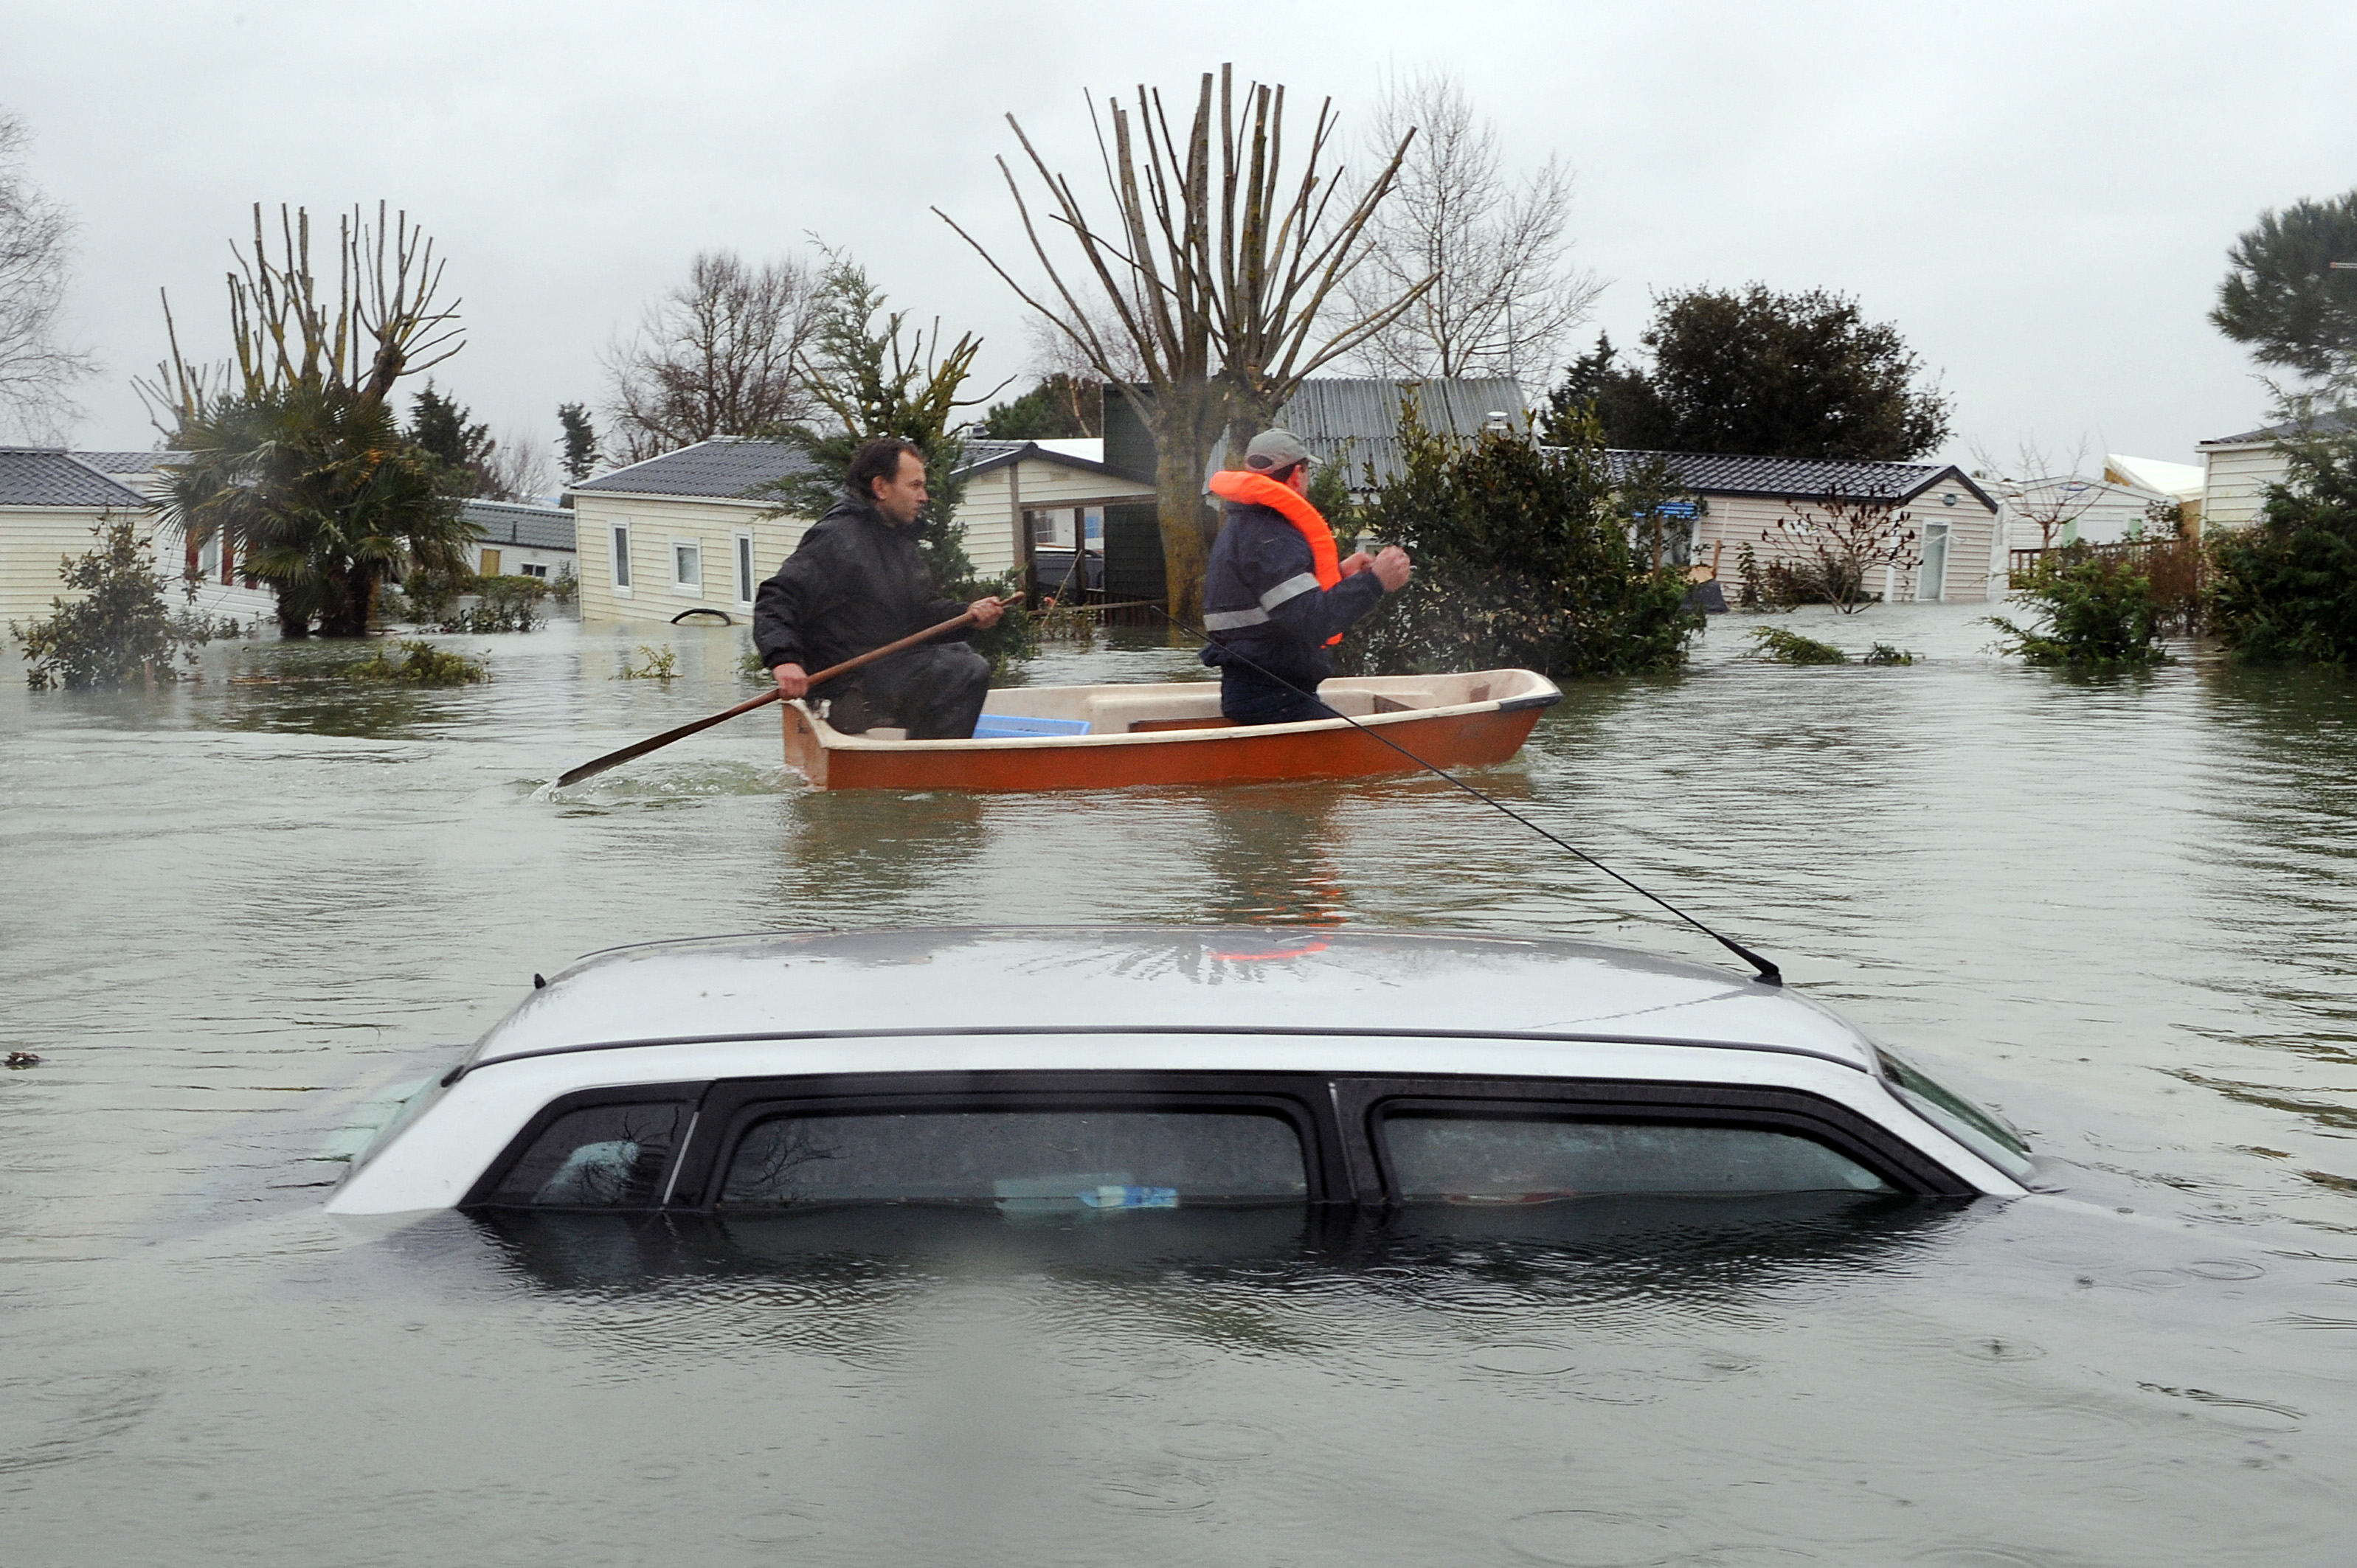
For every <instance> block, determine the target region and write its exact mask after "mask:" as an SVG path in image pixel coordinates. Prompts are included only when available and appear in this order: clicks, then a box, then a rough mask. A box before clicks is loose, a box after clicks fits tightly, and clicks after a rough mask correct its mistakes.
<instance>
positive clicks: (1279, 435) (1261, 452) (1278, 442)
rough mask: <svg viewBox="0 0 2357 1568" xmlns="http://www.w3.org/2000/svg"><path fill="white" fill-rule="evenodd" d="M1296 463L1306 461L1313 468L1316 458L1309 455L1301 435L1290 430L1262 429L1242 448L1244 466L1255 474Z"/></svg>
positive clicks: (1266, 472)
mask: <svg viewBox="0 0 2357 1568" xmlns="http://www.w3.org/2000/svg"><path fill="white" fill-rule="evenodd" d="M1296 463H1307V464H1308V465H1309V466H1310V467H1313V468H1314V467H1317V466H1318V459H1317V458H1315V457H1313V456H1310V455H1309V448H1308V447H1307V446H1303V445H1302V444H1301V437H1300V436H1298V435H1295V434H1294V433H1293V432H1292V431H1290V430H1264V431H1262V432H1261V433H1260V434H1259V435H1255V436H1254V437H1253V438H1252V445H1251V446H1247V447H1245V448H1244V467H1247V468H1250V469H1251V470H1252V471H1253V472H1254V473H1255V474H1273V473H1275V472H1276V470H1278V469H1279V468H1290V467H1293V466H1294V465H1295V464H1296Z"/></svg>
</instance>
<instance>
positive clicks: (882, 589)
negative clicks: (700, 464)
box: [753, 435, 1004, 740]
mask: <svg viewBox="0 0 2357 1568" xmlns="http://www.w3.org/2000/svg"><path fill="white" fill-rule="evenodd" d="M927 499H929V498H928V496H927V495H926V491H925V459H924V457H923V456H922V455H921V454H920V452H919V451H918V450H917V447H916V444H915V443H913V442H909V441H903V440H900V439H899V437H897V436H890V435H879V436H877V438H876V439H875V440H873V441H870V442H868V443H867V444H866V446H862V447H860V449H859V450H858V451H857V452H856V453H854V454H853V455H852V458H851V467H850V469H849V471H848V472H847V473H846V474H845V478H844V498H843V499H841V500H839V501H837V502H835V503H834V506H832V507H830V508H828V509H827V513H826V515H825V516H824V517H823V518H821V519H819V520H818V521H817V522H816V523H814V524H813V525H812V527H811V531H810V532H808V533H805V534H803V535H802V542H801V543H800V544H798V545H796V546H795V547H794V553H792V554H791V555H790V556H788V557H787V558H786V564H784V565H782V566H780V567H779V568H778V575H776V576H774V577H772V578H770V580H769V581H768V582H766V583H764V584H762V585H761V592H760V596H759V598H757V599H756V600H755V601H754V605H753V646H754V648H755V649H756V650H759V653H760V655H761V662H762V663H763V664H764V665H766V666H767V667H768V668H769V671H770V675H771V676H772V677H773V678H774V679H775V680H776V681H777V682H778V692H779V693H780V695H781V696H783V697H785V698H786V699H787V700H788V701H791V700H792V699H794V698H796V697H800V696H802V695H805V694H806V693H809V691H810V671H811V670H813V669H818V670H823V669H825V668H827V667H828V666H830V665H833V664H837V663H840V662H842V661H843V660H845V659H850V658H854V657H856V656H857V655H859V654H862V653H865V652H866V651H867V650H870V649H873V648H881V647H883V646H884V645H885V644H886V643H888V642H893V641H897V640H898V639H901V638H903V637H907V636H909V634H910V633H912V632H918V631H922V630H924V629H925V628H928V627H932V626H938V625H940V624H941V623H942V621H945V620H948V619H950V618H952V617H955V616H958V615H961V614H963V613H965V612H967V611H972V612H973V615H974V625H975V626H978V627H989V626H996V625H997V624H998V618H999V616H1000V615H1001V614H1002V613H1004V607H1003V606H1001V605H1000V604H999V602H998V601H997V600H996V599H994V598H987V597H985V598H979V599H976V600H974V603H972V604H971V605H963V604H959V603H957V602H956V601H955V600H952V599H946V598H943V597H942V592H941V585H939V584H938V583H937V582H935V581H934V579H933V572H932V568H931V567H930V566H928V565H927V564H925V557H924V553H923V552H922V551H921V550H920V549H919V548H918V542H917V534H918V531H919V528H920V524H919V522H918V521H917V520H918V517H919V516H920V514H921V513H922V512H923V510H924V509H925V502H926V500H927ZM966 635H967V633H965V632H963V631H962V632H960V633H958V634H957V637H958V639H957V640H951V639H949V638H948V637H947V636H946V635H945V636H944V638H943V639H942V640H941V641H938V642H931V643H927V644H924V645H923V646H921V647H917V648H910V649H906V650H902V651H900V652H899V653H895V654H893V655H891V656H890V657H888V658H886V659H879V660H877V661H876V662H875V663H873V664H870V665H868V666H867V667H866V669H864V670H861V671H858V672H856V674H852V675H847V676H845V677H843V678H842V679H840V680H837V681H830V682H827V685H826V690H825V693H824V694H825V696H826V697H827V699H828V701H829V704H830V705H829V707H828V709H827V715H826V722H827V723H828V724H830V725H833V726H834V728H836V729H838V730H841V731H843V732H844V733H845V735H865V734H866V732H867V731H869V730H871V729H874V728H877V727H878V726H879V725H886V726H897V727H899V728H900V729H903V730H905V731H907V732H908V736H909V739H910V740H965V739H968V738H970V737H971V736H973V734H974V720H975V719H976V718H978V717H979V716H980V715H981V714H982V703H983V699H984V698H985V697H986V696H987V695H988V694H989V691H990V661H989V660H986V659H985V658H983V656H982V655H981V654H979V653H976V652H975V651H974V650H973V649H972V648H969V647H967V646H966V644H965V642H964V640H963V639H964V637H965V636H966Z"/></svg>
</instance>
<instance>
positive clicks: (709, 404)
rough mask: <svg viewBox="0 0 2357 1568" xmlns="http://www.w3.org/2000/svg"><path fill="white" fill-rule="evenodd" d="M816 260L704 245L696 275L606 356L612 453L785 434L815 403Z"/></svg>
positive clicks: (638, 454) (693, 267)
mask: <svg viewBox="0 0 2357 1568" xmlns="http://www.w3.org/2000/svg"><path fill="white" fill-rule="evenodd" d="M813 292H814V285H813V278H812V275H811V270H810V268H809V267H807V266H806V265H804V264H802V263H799V262H766V263H762V264H761V265H759V266H754V265H752V264H751V263H748V262H746V261H744V260H743V259H741V258H740V257H738V256H737V254H736V253H735V252H730V251H705V252H698V253H697V255H696V257H695V260H694V262H693V263H690V264H689V267H688V275H687V281H686V282H685V283H683V284H681V285H678V286H677V287H675V288H673V289H672V290H671V292H669V293H668V294H666V295H663V296H662V298H661V299H660V300H658V301H656V302H655V303H654V304H653V305H651V306H648V307H647V311H646V314H645V316H644V317H642V318H641V319H640V323H639V330H638V335H637V336H636V337H635V338H632V339H631V340H630V341H629V342H628V343H617V344H615V345H614V346H613V347H612V348H611V349H608V351H607V354H606V356H605V367H606V374H607V377H608V381H609V382H610V386H609V388H608V394H607V408H608V419H609V420H610V422H611V423H610V427H609V428H610V435H609V436H608V441H609V446H610V447H611V448H612V449H613V450H612V452H611V455H612V456H614V457H615V458H616V459H618V460H619V461H620V462H624V463H637V462H642V461H644V460H645V459H647V458H649V457H652V456H658V455H659V454H662V453H664V452H669V451H673V450H675V449H677V448H679V447H682V446H692V445H694V443H695V442H698V441H709V440H711V439H712V438H713V437H714V436H716V435H762V436H767V435H777V434H778V433H779V432H780V431H781V430H783V429H784V428H785V427H786V426H787V425H790V424H798V423H800V422H801V421H802V419H804V418H806V417H807V416H808V415H809V414H810V413H811V412H812V403H811V399H810V395H809V393H808V392H807V391H806V390H805V389H804V387H803V385H802V380H801V377H800V376H799V375H798V374H797V372H796V370H795V361H796V360H797V358H798V357H799V356H800V355H801V354H802V350H803V349H804V347H805V346H806V344H807V342H808V340H809V338H810V334H811V328H812V301H813Z"/></svg>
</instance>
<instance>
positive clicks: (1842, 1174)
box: [1383, 1111, 1889, 1203]
mask: <svg viewBox="0 0 2357 1568" xmlns="http://www.w3.org/2000/svg"><path fill="white" fill-rule="evenodd" d="M1383 1143H1384V1149H1385V1152H1386V1154H1387V1155H1389V1157H1390V1161H1391V1168H1392V1179H1393V1181H1394V1184H1395V1185H1396V1187H1397V1188H1398V1191H1399V1195H1400V1197H1403V1198H1405V1199H1406V1200H1407V1201H1409V1202H1411V1203H1434V1202H1444V1203H1538V1202H1545V1201H1548V1200H1551V1199H1556V1198H1568V1197H1589V1196H1595V1195H1599V1194H1613V1193H1661V1194H1680V1195H1693V1194H1705V1193H1709V1194H1729V1195H1733V1194H1743V1195H1750V1194H1759V1193H1777V1192H1821V1191H1835V1192H1887V1191H1889V1185H1888V1184H1887V1183H1885V1182H1884V1181H1883V1179H1882V1178H1881V1177H1880V1176H1877V1175H1875V1174H1874V1173H1873V1172H1872V1171H1870V1170H1867V1168H1866V1167H1865V1166H1864V1165H1859V1164H1857V1162H1856V1161H1855V1160H1851V1159H1849V1158H1847V1157H1846V1156H1844V1155H1838V1154H1835V1152H1834V1151H1833V1150H1831V1149H1829V1148H1827V1147H1825V1145H1824V1144H1820V1143H1817V1142H1816V1141H1815V1140H1813V1139H1811V1138H1805V1137H1803V1136H1801V1135H1800V1134H1798V1133H1784V1132H1778V1131H1775V1130H1773V1129H1770V1128H1761V1127H1738V1126H1728V1125H1723V1124H1704V1125H1698V1126H1677V1125H1672V1124H1667V1123H1663V1122H1597V1121H1579V1120H1572V1119H1567V1118H1555V1117H1537V1116H1498V1115H1483V1114H1462V1113H1455V1112H1421V1111H1417V1112H1401V1113H1397V1114H1394V1115H1390V1116H1386V1117H1385V1118H1384V1119H1383Z"/></svg>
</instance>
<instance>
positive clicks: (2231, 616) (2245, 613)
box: [2208, 435, 2357, 665]
mask: <svg viewBox="0 0 2357 1568" xmlns="http://www.w3.org/2000/svg"><path fill="white" fill-rule="evenodd" d="M2285 455H2286V456H2287V457H2288V458H2289V459H2290V471H2289V472H2288V473H2287V475H2286V477H2285V482H2284V483H2282V484H2276V485H2270V486H2268V487H2267V499H2266V510H2264V511H2262V512H2261V513H2260V516H2259V521H2257V522H2256V523H2255V525H2253V526H2252V527H2250V528H2246V529H2237V530H2235V531H2234V532H2231V533H2222V534H2220V535H2218V536H2217V537H2216V538H2214V539H2213V540H2212V542H2211V544H2210V562H2211V567H2212V575H2211V581H2210V592H2209V605H2208V609H2209V616H2210V624H2211V626H2212V628H2213V629H2214V630H2215V631H2216V632H2217V634H2218V637H2219V639H2220V640H2221V641H2222V642H2223V643H2224V644H2225V645H2226V646H2227V648H2229V649H2230V650H2233V653H2234V655H2235V657H2236V658H2238V659H2240V660H2244V661H2245V662H2247V663H2252V664H2339V665H2347V664H2349V663H2351V662H2352V661H2357V435H2334V436H2330V437H2323V438H2312V439H2308V440H2301V441H2295V442H2291V443H2287V446H2286V449H2285Z"/></svg>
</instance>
